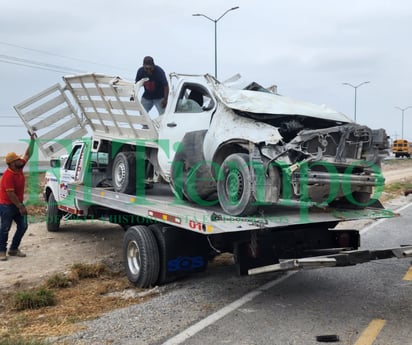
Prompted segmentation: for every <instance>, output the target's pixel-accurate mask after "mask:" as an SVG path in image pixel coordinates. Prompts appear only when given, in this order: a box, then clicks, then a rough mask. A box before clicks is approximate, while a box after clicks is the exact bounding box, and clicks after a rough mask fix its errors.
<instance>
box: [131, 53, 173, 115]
mask: <svg viewBox="0 0 412 345" xmlns="http://www.w3.org/2000/svg"><path fill="white" fill-rule="evenodd" d="M143 78H149V80H148V81H146V82H145V83H144V93H143V96H142V99H141V102H142V105H143V107H144V108H145V109H146V111H147V112H149V111H150V109H152V108H153V106H155V107H156V109H157V111H158V112H159V115H162V114H163V113H164V111H165V108H166V104H167V98H168V96H169V84H168V82H167V78H166V74H165V72H164V71H163V69H162V68H161V67H160V66H157V65H155V63H154V61H153V58H152V57H151V56H146V57H145V58H144V59H143V66H142V67H140V68H139V69H138V70H137V73H136V78H135V82H138V81H139V80H141V79H143Z"/></svg>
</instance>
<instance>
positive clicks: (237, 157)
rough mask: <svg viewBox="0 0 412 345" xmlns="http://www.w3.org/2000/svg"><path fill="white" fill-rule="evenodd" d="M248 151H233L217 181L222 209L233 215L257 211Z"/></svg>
mask: <svg viewBox="0 0 412 345" xmlns="http://www.w3.org/2000/svg"><path fill="white" fill-rule="evenodd" d="M248 161H249V156H248V154H246V153H233V154H231V155H229V156H228V157H227V158H226V159H225V160H224V161H223V163H222V165H221V167H220V171H219V176H218V181H217V195H218V198H219V203H220V206H221V207H222V209H223V210H224V211H225V212H226V213H228V214H230V215H232V216H246V215H250V214H253V213H255V212H256V209H257V205H255V203H256V199H255V197H254V195H253V191H252V183H251V179H252V176H251V173H250V167H249V164H248Z"/></svg>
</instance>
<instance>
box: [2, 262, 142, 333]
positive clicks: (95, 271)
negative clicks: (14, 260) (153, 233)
mask: <svg viewBox="0 0 412 345" xmlns="http://www.w3.org/2000/svg"><path fill="white" fill-rule="evenodd" d="M79 267H81V268H80V270H79ZM102 267H103V266H102V265H80V264H79V265H76V266H74V267H73V268H72V269H71V270H70V272H69V274H68V277H69V280H70V281H71V284H69V287H63V288H51V290H52V291H53V293H54V296H55V301H56V305H54V306H48V307H43V308H37V309H26V310H17V309H16V308H15V307H14V304H13V299H14V296H15V295H16V293H17V292H14V293H9V294H3V295H0V303H1V309H2V315H1V317H0V338H1V339H6V338H10V337H13V336H16V335H17V334H18V335H19V336H20V337H23V338H30V339H45V338H47V337H50V336H61V335H67V334H70V333H72V332H74V331H77V330H79V329H80V327H81V326H79V324H78V322H80V321H84V320H89V319H93V318H95V317H97V316H99V315H101V314H102V313H105V312H107V311H110V310H113V309H116V308H122V307H126V306H128V305H131V304H136V303H140V302H141V301H143V300H145V299H147V298H150V294H149V295H148V296H147V295H146V296H144V297H138V295H137V297H134V298H128V299H124V298H121V297H109V296H107V294H108V293H113V292H122V291H124V290H125V289H130V288H132V287H131V285H130V283H129V281H128V280H127V278H126V277H125V276H124V275H123V274H112V273H110V272H109V271H108V269H107V268H104V269H102ZM79 271H80V272H81V273H80V274H79ZM86 272H88V273H86ZM86 276H87V277H90V276H93V278H85V277H86ZM51 280H53V277H50V278H49V279H48V280H47V281H48V282H50V281H51ZM42 288H43V287H40V288H37V289H42ZM49 288H50V287H49ZM35 290H36V289H34V290H31V291H35ZM135 290H136V291H139V289H135Z"/></svg>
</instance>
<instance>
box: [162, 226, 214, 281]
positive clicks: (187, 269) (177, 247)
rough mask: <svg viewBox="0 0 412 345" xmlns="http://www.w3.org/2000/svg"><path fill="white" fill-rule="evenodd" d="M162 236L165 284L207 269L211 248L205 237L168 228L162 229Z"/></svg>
mask: <svg viewBox="0 0 412 345" xmlns="http://www.w3.org/2000/svg"><path fill="white" fill-rule="evenodd" d="M162 234H163V238H164V241H165V242H164V243H165V246H164V248H163V250H164V253H163V255H164V260H163V263H161V265H164V267H162V268H161V270H162V269H163V270H164V272H165V277H164V282H165V283H166V282H170V281H173V280H175V279H178V278H181V277H184V276H187V275H189V274H191V273H195V272H202V271H204V270H205V269H206V268H207V264H208V254H209V252H210V247H209V243H208V241H207V238H206V237H205V236H203V235H199V234H196V233H194V232H189V231H185V230H181V229H177V228H174V227H168V226H165V227H163V228H162Z"/></svg>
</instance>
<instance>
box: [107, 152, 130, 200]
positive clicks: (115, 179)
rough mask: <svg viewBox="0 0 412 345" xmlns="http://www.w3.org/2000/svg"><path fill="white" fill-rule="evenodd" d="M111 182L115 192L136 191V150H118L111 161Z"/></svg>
mask: <svg viewBox="0 0 412 345" xmlns="http://www.w3.org/2000/svg"><path fill="white" fill-rule="evenodd" d="M112 184H113V188H114V190H115V192H118V193H125V194H134V193H135V192H136V152H119V153H118V154H117V155H116V157H115V158H114V161H113V167H112Z"/></svg>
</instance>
